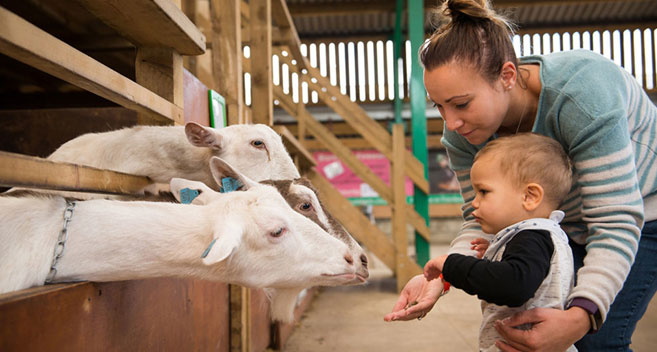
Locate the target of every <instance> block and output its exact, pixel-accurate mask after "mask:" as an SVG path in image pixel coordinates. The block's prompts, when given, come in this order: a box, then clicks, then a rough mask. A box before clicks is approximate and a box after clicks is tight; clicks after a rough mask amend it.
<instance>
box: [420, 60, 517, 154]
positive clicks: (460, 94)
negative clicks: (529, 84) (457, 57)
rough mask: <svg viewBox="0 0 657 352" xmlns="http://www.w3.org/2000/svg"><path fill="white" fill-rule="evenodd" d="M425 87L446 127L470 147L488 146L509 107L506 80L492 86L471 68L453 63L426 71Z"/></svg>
mask: <svg viewBox="0 0 657 352" xmlns="http://www.w3.org/2000/svg"><path fill="white" fill-rule="evenodd" d="M424 86H425V87H426V89H427V93H428V94H429V98H430V99H431V100H432V101H433V102H434V103H435V105H436V107H437V108H438V110H439V111H440V114H441V115H442V117H443V119H444V120H445V125H446V126H447V129H449V130H450V131H456V132H457V133H459V134H460V135H462V136H463V137H464V138H465V139H467V140H468V142H470V144H474V145H478V144H481V143H484V142H485V141H486V140H488V138H490V136H492V135H493V133H495V132H496V131H497V129H498V128H499V127H500V125H501V124H502V121H503V120H504V117H505V115H506V112H507V110H508V105H509V95H508V94H504V89H503V87H502V80H501V79H499V80H496V81H495V82H493V83H492V84H491V83H490V82H488V81H487V80H485V79H484V78H483V77H482V76H481V74H479V73H478V72H477V71H476V70H475V69H473V68H472V67H471V66H469V65H464V64H462V63H461V64H459V63H455V62H451V63H448V64H444V65H442V66H439V67H436V68H434V69H433V70H431V71H427V70H425V71H424Z"/></svg>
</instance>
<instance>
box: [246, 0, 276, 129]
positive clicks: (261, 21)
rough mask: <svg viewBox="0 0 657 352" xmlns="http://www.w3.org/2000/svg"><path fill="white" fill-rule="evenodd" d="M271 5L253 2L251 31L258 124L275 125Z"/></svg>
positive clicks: (262, 0)
mask: <svg viewBox="0 0 657 352" xmlns="http://www.w3.org/2000/svg"><path fill="white" fill-rule="evenodd" d="M271 2H272V0H259V1H252V2H250V3H249V13H250V16H249V28H250V31H251V46H250V48H251V97H252V99H251V101H254V102H257V103H256V104H252V105H251V111H252V112H253V115H252V118H253V122H254V123H262V124H265V125H269V126H271V125H273V124H274V100H273V96H272V70H271V58H272V56H271V23H272V13H271V8H272V6H271Z"/></svg>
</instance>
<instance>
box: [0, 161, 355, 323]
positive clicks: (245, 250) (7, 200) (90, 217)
mask: <svg viewBox="0 0 657 352" xmlns="http://www.w3.org/2000/svg"><path fill="white" fill-rule="evenodd" d="M211 165H212V166H211V170H212V172H213V174H214V176H215V178H216V179H217V180H221V179H222V178H223V177H232V178H235V179H237V180H238V181H239V182H240V183H241V184H242V185H243V186H242V187H241V188H240V191H236V192H230V193H226V194H219V193H217V192H213V191H212V190H210V189H209V188H207V186H205V185H203V184H201V183H198V182H192V181H185V180H180V179H174V180H172V181H171V189H172V191H173V192H174V194H179V190H180V189H181V188H184V187H187V188H195V189H200V190H201V194H200V195H199V196H198V197H197V198H196V199H195V201H194V203H196V204H202V205H194V204H192V205H189V204H186V205H183V204H172V203H153V202H123V201H113V200H101V199H98V200H89V201H80V202H77V203H76V205H75V208H74V210H73V214H72V218H71V220H70V222H69V223H68V227H67V231H68V240H67V241H66V247H65V250H64V252H63V256H62V257H61V259H59V261H58V262H57V264H56V269H57V274H56V276H55V278H54V282H63V281H77V280H92V281H115V280H129V279H141V278H150V277H162V276H180V277H195V278H201V279H206V280H214V281H222V282H232V283H238V284H241V285H244V286H247V287H273V288H277V289H282V290H284V291H287V290H297V291H299V290H300V288H306V287H310V286H315V285H341V284H344V283H346V282H350V281H352V280H354V275H355V269H354V265H353V258H352V257H351V255H350V254H349V251H348V248H347V246H346V245H345V244H344V243H343V242H342V241H339V240H337V239H336V238H335V237H333V236H330V235H329V234H328V233H326V232H325V231H324V230H322V229H321V228H320V227H319V226H318V225H317V224H315V223H314V222H312V221H311V220H309V219H308V218H307V217H304V216H302V215H301V214H299V213H297V212H295V211H293V210H292V209H291V208H290V207H289V206H288V205H287V204H286V202H285V200H284V199H283V198H282V196H281V195H280V193H279V192H278V191H277V190H276V189H275V188H274V187H271V186H268V185H263V184H258V183H256V182H254V181H252V180H250V179H248V178H247V177H245V176H243V175H241V174H239V173H238V172H237V171H235V170H234V169H232V168H231V167H230V166H229V165H228V164H226V163H225V162H223V161H222V160H221V159H219V158H212V159H211ZM65 208H66V200H65V199H64V198H61V197H56V196H43V195H42V196H32V197H12V196H4V197H0V221H2V224H3V226H2V227H1V228H0V267H2V268H3V269H2V272H1V273H0V275H1V277H0V293H2V292H8V291H13V290H18V289H22V288H27V287H31V286H35V285H41V284H43V283H44V280H45V279H46V277H47V275H48V272H49V270H50V266H51V260H52V252H53V248H55V244H56V242H57V237H58V235H59V233H60V231H61V230H62V228H63V226H64V220H63V219H62V214H63V213H64V211H65ZM204 252H207V253H204ZM202 254H207V255H206V256H205V258H203V259H202V258H201V255H202ZM289 308H290V310H291V309H293V308H294V306H291V307H289ZM281 315H286V314H281ZM283 318H284V319H283V320H285V321H289V320H291V319H290V318H291V311H290V312H287V317H283Z"/></svg>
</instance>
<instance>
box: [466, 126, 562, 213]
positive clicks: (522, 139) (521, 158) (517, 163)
mask: <svg viewBox="0 0 657 352" xmlns="http://www.w3.org/2000/svg"><path fill="white" fill-rule="evenodd" d="M485 156H490V157H495V158H496V159H495V160H497V161H498V163H499V166H500V170H502V173H503V174H504V175H505V176H509V177H511V179H512V181H513V182H515V183H516V185H517V186H519V187H522V186H524V185H527V184H529V183H532V182H533V183H538V184H539V185H541V186H542V187H543V190H544V191H545V199H546V200H547V201H549V202H551V203H552V204H554V206H555V207H558V206H559V204H561V202H562V201H563V200H564V199H565V198H566V196H567V195H568V192H570V188H571V186H572V183H573V172H572V169H573V165H572V162H571V160H570V158H569V157H568V155H567V154H566V152H565V151H564V150H563V148H562V146H561V144H559V142H557V141H555V140H554V139H552V138H549V137H546V136H542V135H539V134H536V133H519V134H516V135H512V136H505V137H501V138H498V139H495V140H493V141H491V142H488V143H487V144H486V145H485V146H484V148H482V149H481V150H480V151H479V152H478V153H477V155H475V158H474V162H477V160H479V159H481V158H483V157H485Z"/></svg>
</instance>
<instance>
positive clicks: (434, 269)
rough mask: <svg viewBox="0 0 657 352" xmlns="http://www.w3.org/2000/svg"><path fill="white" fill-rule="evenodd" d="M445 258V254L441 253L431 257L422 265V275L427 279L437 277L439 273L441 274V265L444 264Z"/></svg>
mask: <svg viewBox="0 0 657 352" xmlns="http://www.w3.org/2000/svg"><path fill="white" fill-rule="evenodd" d="M446 259H447V254H445V255H441V256H440V257H437V258H434V259H431V260H430V261H428V262H427V264H426V265H425V266H424V277H425V278H426V279H427V281H431V280H433V279H437V278H438V277H439V276H440V274H442V272H443V265H444V264H445V260H446Z"/></svg>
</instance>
